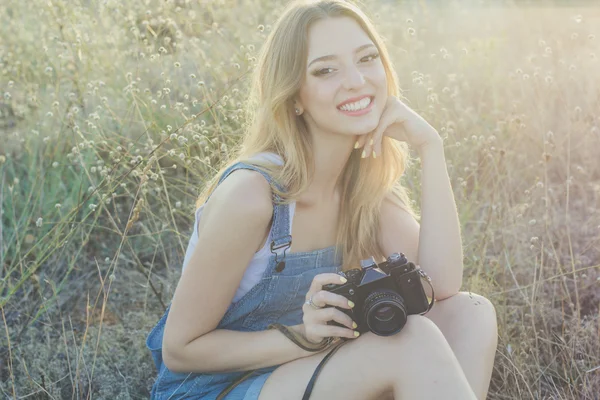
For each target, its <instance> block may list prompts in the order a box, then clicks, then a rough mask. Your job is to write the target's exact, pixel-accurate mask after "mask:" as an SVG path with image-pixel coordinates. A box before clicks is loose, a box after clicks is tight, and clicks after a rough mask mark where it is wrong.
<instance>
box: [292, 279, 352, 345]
mask: <svg viewBox="0 0 600 400" xmlns="http://www.w3.org/2000/svg"><path fill="white" fill-rule="evenodd" d="M344 283H347V279H346V278H345V277H343V276H341V275H339V274H333V273H327V274H319V275H316V276H315V277H314V278H313V281H312V283H311V286H310V289H309V290H308V292H307V293H306V302H305V303H304V305H303V306H302V310H303V311H304V316H303V317H302V320H303V323H304V336H305V338H306V339H307V340H308V341H310V342H313V343H318V342H320V341H321V340H323V339H325V338H328V337H344V338H355V337H357V336H358V334H355V333H354V332H355V331H354V329H355V328H356V327H357V324H354V321H353V320H352V317H351V311H350V310H351V308H352V307H351V305H352V303H349V302H348V299H347V298H346V297H344V296H342V295H340V294H337V293H334V292H331V291H326V290H323V286H326V285H338V284H344ZM342 310H344V311H346V312H343V311H342ZM330 321H334V322H335V323H336V325H332V324H330V323H329V322H330ZM353 324H354V325H353Z"/></svg>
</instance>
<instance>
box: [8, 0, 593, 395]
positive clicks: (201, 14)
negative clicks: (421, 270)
mask: <svg viewBox="0 0 600 400" xmlns="http://www.w3.org/2000/svg"><path fill="white" fill-rule="evenodd" d="M438 3H439V4H444V5H443V8H440V7H441V6H440V5H437V4H438ZM282 4H283V3H281V2H272V1H267V0H239V1H234V0H202V1H184V0H178V1H158V0H148V1H141V0H128V1H125V2H120V1H115V0H107V1H93V0H88V1H83V0H68V1H67V0H45V1H41V0H30V1H20V0H4V1H2V2H1V3H0V22H1V24H0V204H1V218H0V266H1V268H2V270H1V273H0V275H1V280H0V311H1V313H0V314H1V315H0V316H1V324H0V325H1V329H0V390H1V394H2V396H3V397H6V398H13V399H16V398H20V399H21V398H27V399H46V398H54V399H63V398H64V399H67V398H73V399H84V398H85V399H87V398H98V399H130V398H135V399H139V398H148V396H149V389H150V386H151V384H152V382H153V379H154V378H155V368H154V365H153V363H152V359H151V357H150V354H149V352H148V351H147V350H146V348H145V344H144V341H145V338H146V335H147V334H148V332H149V330H150V329H151V327H152V326H153V325H154V324H155V323H156V322H157V320H158V318H159V317H160V316H161V314H162V313H163V311H164V308H165V307H166V305H168V303H169V302H170V299H171V296H172V294H173V291H174V289H175V286H176V284H177V281H178V277H179V274H180V271H181V263H182V261H183V256H184V252H185V249H186V246H187V242H188V240H189V236H190V234H191V230H192V221H193V211H194V201H195V198H196V196H197V194H198V192H199V190H200V189H201V188H202V186H203V184H204V182H206V180H207V179H208V178H209V177H210V176H211V175H212V174H213V173H214V172H215V170H216V169H217V168H218V166H219V165H220V163H221V162H222V161H223V160H224V159H225V157H226V155H227V154H228V149H230V148H231V147H232V146H233V145H235V143H237V141H238V139H239V136H240V135H241V134H243V126H244V125H243V124H244V121H243V118H242V116H243V113H242V109H243V107H244V102H245V95H246V89H247V83H248V81H247V79H246V78H247V77H248V72H249V71H250V70H251V68H252V66H253V63H254V62H255V60H256V58H255V57H256V55H257V52H258V49H259V48H260V46H261V43H262V42H263V41H264V39H265V37H266V35H267V34H268V32H269V29H270V27H271V24H273V23H274V22H275V20H276V18H277V16H278V15H279V14H278V13H279V12H280V11H281V8H280V7H281V5H282ZM568 4H569V2H562V3H561V4H560V6H556V5H552V4H551V3H549V2H544V1H539V2H528V3H523V4H521V5H515V4H513V3H511V2H508V1H502V2H500V1H493V0H482V1H468V2H467V1H455V2H444V3H443V2H433V1H410V2H407V1H404V2H400V1H375V0H373V1H366V2H365V3H364V9H365V11H367V13H368V14H369V15H370V16H371V17H372V18H373V21H374V22H375V24H376V26H377V27H378V29H379V30H380V32H381V33H382V34H383V35H384V37H385V38H386V42H387V45H388V46H389V50H390V52H391V54H392V57H393V61H394V64H395V66H396V68H397V71H398V75H399V78H400V85H401V87H402V89H403V90H404V95H405V97H406V98H407V99H408V100H409V105H410V106H411V108H413V109H415V110H416V111H417V112H419V113H420V114H421V115H423V116H424V117H425V118H426V119H427V120H428V121H429V122H430V123H431V124H432V125H433V126H434V127H435V128H436V129H438V131H439V132H440V134H441V135H442V136H443V137H444V139H445V147H446V157H447V160H448V168H449V172H450V177H451V180H452V184H453V188H454V191H455V196H456V201H457V204H458V209H459V213H460V220H461V223H462V231H463V243H464V246H465V250H464V253H465V260H464V262H465V281H464V285H463V289H462V290H471V291H473V292H477V293H480V294H482V295H485V296H487V297H488V298H489V299H490V300H491V301H492V302H493V303H494V304H495V305H496V310H497V315H498V323H499V343H498V349H497V354H496V364H495V368H494V373H493V378H492V383H491V387H490V393H489V397H488V398H489V399H497V400H500V399H594V400H597V399H598V398H599V396H600V395H599V394H600V310H599V304H600V211H599V206H600V156H599V153H600V62H599V60H598V57H600V38H598V36H599V35H600V3H599V4H598V5H597V6H591V5H589V6H585V5H584V4H585V3H582V2H578V3H577V4H578V5H576V6H575V5H573V4H574V3H571V5H570V6H569V5H568ZM588 4H593V2H589V3H588ZM415 165H418V163H415ZM404 182H405V184H406V185H407V186H408V187H409V188H410V189H411V194H412V196H413V199H414V201H415V204H416V205H417V206H418V204H419V196H420V193H419V171H418V169H416V168H413V169H410V170H409V171H408V172H407V174H406V176H405V178H404Z"/></svg>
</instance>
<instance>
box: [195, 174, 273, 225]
mask: <svg viewBox="0 0 600 400" xmlns="http://www.w3.org/2000/svg"><path fill="white" fill-rule="evenodd" d="M213 212H219V213H222V212H224V213H227V214H228V215H231V216H239V215H240V214H246V215H247V216H248V217H250V218H252V219H264V218H267V217H268V218H269V219H270V217H271V214H272V213H273V201H272V192H271V185H270V184H269V182H268V181H267V179H266V178H265V177H264V176H263V175H262V174H261V173H260V172H257V171H253V170H249V169H238V170H235V171H233V172H231V173H230V174H229V175H228V176H227V177H226V178H225V179H224V180H223V181H222V182H221V183H220V184H219V185H218V186H217V187H216V188H215V189H214V191H213V193H212V195H211V197H210V198H209V200H208V201H207V203H206V205H205V208H204V211H203V214H204V215H206V214H210V213H213Z"/></svg>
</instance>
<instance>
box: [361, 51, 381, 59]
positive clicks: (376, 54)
mask: <svg viewBox="0 0 600 400" xmlns="http://www.w3.org/2000/svg"><path fill="white" fill-rule="evenodd" d="M369 57H371V58H372V59H371V60H369V61H373V60H375V59H377V58H379V53H373V54H369V55H368V56H365V57H363V58H362V59H363V60H364V59H365V58H369Z"/></svg>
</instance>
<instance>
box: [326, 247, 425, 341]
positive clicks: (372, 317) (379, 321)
mask: <svg viewBox="0 0 600 400" xmlns="http://www.w3.org/2000/svg"><path fill="white" fill-rule="evenodd" d="M360 266H361V268H360V269H359V268H355V269H351V270H349V271H346V272H345V273H344V272H339V274H340V275H342V276H344V277H345V278H346V279H348V282H346V283H343V284H340V285H337V284H329V285H325V286H323V290H327V291H329V292H332V293H336V294H340V295H342V296H344V297H346V298H347V299H348V300H351V301H352V302H354V304H355V306H354V308H352V309H345V308H340V307H336V308H337V309H338V310H340V311H342V312H343V313H345V314H348V315H349V316H350V318H352V320H353V321H355V322H356V324H357V325H358V327H357V328H356V330H357V331H359V332H360V333H364V332H367V331H371V332H373V333H375V334H376V335H379V336H390V335H393V334H395V333H397V332H399V331H400V330H401V329H402V328H403V327H404V324H406V319H407V317H408V316H409V315H411V314H424V313H426V312H427V311H429V310H430V309H431V307H432V306H433V301H434V300H433V297H432V300H431V302H429V301H428V299H427V295H426V294H425V290H424V289H423V284H422V283H421V278H424V279H426V280H427V282H428V283H429V282H430V281H431V279H430V278H429V276H427V274H426V273H425V271H423V270H422V269H420V268H416V267H415V265H414V264H413V263H412V262H408V260H407V259H406V257H405V256H404V254H402V253H394V254H392V255H391V256H389V257H388V258H387V260H386V261H383V262H382V263H381V264H379V265H378V264H377V263H376V262H375V259H374V258H373V257H371V258H369V259H366V260H362V261H361V262H360ZM429 284H430V285H431V283H429ZM431 289H432V291H433V287H432V288H431ZM328 324H329V325H337V326H343V327H346V326H344V325H341V324H339V323H337V322H335V321H329V322H328Z"/></svg>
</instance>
